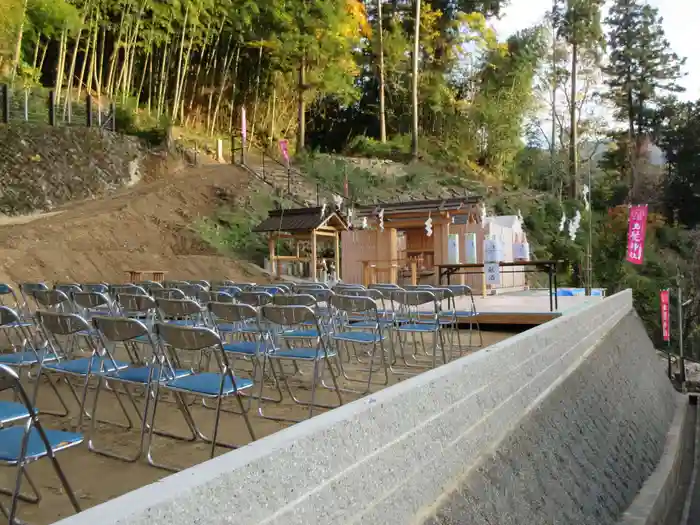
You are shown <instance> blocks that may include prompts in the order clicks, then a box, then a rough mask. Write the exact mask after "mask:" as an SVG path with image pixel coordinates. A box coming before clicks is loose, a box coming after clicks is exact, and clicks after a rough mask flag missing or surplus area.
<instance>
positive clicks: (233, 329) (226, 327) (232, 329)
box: [216, 323, 241, 334]
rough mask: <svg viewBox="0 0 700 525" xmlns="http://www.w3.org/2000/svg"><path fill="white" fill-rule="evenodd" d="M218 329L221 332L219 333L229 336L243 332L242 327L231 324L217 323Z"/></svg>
mask: <svg viewBox="0 0 700 525" xmlns="http://www.w3.org/2000/svg"><path fill="white" fill-rule="evenodd" d="M216 328H217V330H219V332H223V333H227V334H233V333H237V332H240V331H241V327H240V326H239V325H234V324H231V323H220V324H218V323H217V325H216Z"/></svg>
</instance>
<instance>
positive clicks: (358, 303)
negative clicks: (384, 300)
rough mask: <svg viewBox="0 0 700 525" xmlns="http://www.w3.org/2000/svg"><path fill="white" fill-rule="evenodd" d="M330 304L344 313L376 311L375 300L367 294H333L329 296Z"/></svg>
mask: <svg viewBox="0 0 700 525" xmlns="http://www.w3.org/2000/svg"><path fill="white" fill-rule="evenodd" d="M331 305H332V306H333V307H334V308H335V309H336V310H338V311H340V312H345V313H349V314H352V313H356V314H364V313H370V314H371V313H374V314H375V315H376V313H377V302H376V301H375V300H374V299H372V298H370V297H367V296H364V297H363V296H354V295H334V296H333V297H331Z"/></svg>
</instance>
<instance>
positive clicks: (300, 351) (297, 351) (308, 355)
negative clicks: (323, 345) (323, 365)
mask: <svg viewBox="0 0 700 525" xmlns="http://www.w3.org/2000/svg"><path fill="white" fill-rule="evenodd" d="M327 351H328V356H329V357H331V356H334V355H335V351H334V350H331V349H327ZM270 357H272V358H275V359H306V360H309V361H316V360H318V359H323V358H324V357H325V354H324V353H323V350H320V349H318V348H292V349H290V350H277V351H275V352H273V353H271V354H270Z"/></svg>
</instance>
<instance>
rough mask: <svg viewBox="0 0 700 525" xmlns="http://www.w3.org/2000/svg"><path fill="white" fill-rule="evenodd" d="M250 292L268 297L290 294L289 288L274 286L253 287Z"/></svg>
mask: <svg viewBox="0 0 700 525" xmlns="http://www.w3.org/2000/svg"><path fill="white" fill-rule="evenodd" d="M250 291H251V292H257V293H260V292H262V293H268V294H270V295H277V294H288V293H290V291H289V288H288V287H286V286H283V285H274V286H254V287H252V288H251V289H250Z"/></svg>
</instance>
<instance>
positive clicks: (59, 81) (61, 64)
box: [54, 27, 68, 106]
mask: <svg viewBox="0 0 700 525" xmlns="http://www.w3.org/2000/svg"><path fill="white" fill-rule="evenodd" d="M67 44H68V30H67V29H66V28H65V27H64V28H63V31H61V43H60V49H59V53H58V68H57V69H56V83H55V85H56V91H55V93H56V98H55V99H54V100H55V102H56V106H58V104H60V102H61V88H62V86H63V76H64V73H65V67H66V47H67Z"/></svg>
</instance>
